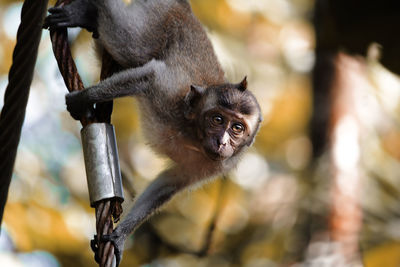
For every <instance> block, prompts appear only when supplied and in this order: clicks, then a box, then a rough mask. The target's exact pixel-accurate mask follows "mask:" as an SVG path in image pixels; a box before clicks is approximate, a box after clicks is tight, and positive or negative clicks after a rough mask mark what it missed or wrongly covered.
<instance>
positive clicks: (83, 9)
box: [43, 0, 98, 37]
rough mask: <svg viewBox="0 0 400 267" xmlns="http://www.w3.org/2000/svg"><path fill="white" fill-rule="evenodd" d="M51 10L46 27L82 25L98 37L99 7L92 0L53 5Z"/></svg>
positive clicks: (45, 22)
mask: <svg viewBox="0 0 400 267" xmlns="http://www.w3.org/2000/svg"><path fill="white" fill-rule="evenodd" d="M49 12H50V15H49V16H47V17H46V19H45V21H44V24H43V27H44V28H50V29H58V28H66V27H81V28H84V29H86V30H88V31H89V32H93V37H98V33H97V9H96V7H95V6H94V5H93V4H92V3H91V2H90V1H88V0H75V1H73V2H72V3H71V4H69V5H66V6H63V7H52V8H50V9H49Z"/></svg>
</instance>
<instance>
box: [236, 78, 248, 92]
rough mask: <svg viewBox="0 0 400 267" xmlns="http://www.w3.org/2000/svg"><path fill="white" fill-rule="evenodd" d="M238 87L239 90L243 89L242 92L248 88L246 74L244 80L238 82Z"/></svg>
mask: <svg viewBox="0 0 400 267" xmlns="http://www.w3.org/2000/svg"><path fill="white" fill-rule="evenodd" d="M237 89H239V91H241V92H244V91H246V89H247V76H244V79H243V81H241V82H240V83H238V85H237Z"/></svg>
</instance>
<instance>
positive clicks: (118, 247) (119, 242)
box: [90, 231, 124, 267]
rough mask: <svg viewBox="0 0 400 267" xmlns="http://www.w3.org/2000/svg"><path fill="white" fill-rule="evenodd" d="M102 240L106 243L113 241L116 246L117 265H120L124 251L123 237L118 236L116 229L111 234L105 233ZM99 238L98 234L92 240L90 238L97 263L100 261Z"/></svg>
mask: <svg viewBox="0 0 400 267" xmlns="http://www.w3.org/2000/svg"><path fill="white" fill-rule="evenodd" d="M100 242H102V243H106V242H111V243H112V244H113V246H114V255H115V260H116V267H118V266H119V264H120V262H121V259H122V252H123V249H124V241H123V240H121V238H118V237H116V234H115V231H114V232H113V233H112V234H110V235H103V236H101V238H100ZM98 243H99V239H98V237H97V235H95V236H94V238H93V239H92V240H90V247H91V248H92V251H93V252H94V259H95V261H96V262H97V263H100V256H99V247H98Z"/></svg>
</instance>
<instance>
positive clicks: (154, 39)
mask: <svg viewBox="0 0 400 267" xmlns="http://www.w3.org/2000/svg"><path fill="white" fill-rule="evenodd" d="M73 3H75V4H74V5H68V6H65V7H64V8H53V9H50V12H51V13H52V14H51V15H50V16H49V17H48V18H46V21H45V26H46V27H50V28H51V27H54V28H57V27H72V26H81V27H84V28H86V29H88V30H91V31H93V32H94V35H95V36H98V37H99V40H98V43H99V45H100V46H102V47H103V48H104V49H105V50H107V51H108V52H109V53H110V54H111V55H112V57H113V59H114V60H115V61H117V63H118V64H120V65H121V66H122V68H123V69H124V70H123V71H121V72H120V73H117V74H115V75H113V76H111V77H110V78H108V79H106V80H103V81H101V82H100V83H99V84H97V85H94V86H92V87H89V88H87V89H86V90H84V91H81V92H74V93H71V94H68V95H67V96H66V101H67V108H68V110H69V111H70V113H71V115H72V116H73V117H74V118H76V119H78V118H80V117H81V116H82V112H84V110H85V107H86V105H91V104H94V103H98V102H104V101H108V100H111V99H113V98H116V97H122V96H128V95H131V96H136V97H137V98H139V103H140V105H141V109H140V110H141V116H142V122H143V130H144V132H145V136H146V137H147V139H148V142H149V143H150V145H151V146H152V148H153V149H154V150H155V151H156V152H158V153H160V154H163V155H167V156H168V157H170V158H171V160H172V162H173V164H172V166H171V167H170V168H169V169H167V170H166V171H164V172H162V173H161V174H160V175H159V176H158V178H157V179H156V180H155V181H154V182H153V183H151V184H150V186H149V187H148V188H147V189H146V190H145V191H144V192H143V193H142V194H141V195H140V196H139V198H138V199H137V200H136V202H135V204H134V207H133V208H132V210H131V211H130V212H129V213H128V215H127V216H126V217H125V218H124V219H123V221H122V222H121V223H120V224H119V225H118V227H117V228H116V229H115V231H114V232H113V233H112V234H111V235H110V236H109V237H107V238H108V240H111V241H112V242H114V244H115V246H116V256H117V259H118V260H117V261H118V262H119V259H120V256H121V253H122V249H123V245H124V241H125V239H126V237H127V236H128V235H129V234H130V233H132V232H133V231H134V230H135V229H136V228H137V227H138V226H139V225H140V224H141V223H142V222H143V221H144V220H145V219H146V218H148V217H149V216H151V214H152V213H153V212H154V211H155V210H156V209H158V208H159V207H160V206H162V205H163V204H164V203H165V202H166V201H168V200H169V199H170V198H171V197H172V196H173V195H174V194H176V193H177V192H179V191H181V190H182V189H184V188H186V187H188V186H190V185H193V184H195V183H198V182H201V181H204V180H206V179H210V178H212V177H215V176H217V175H219V174H221V173H224V172H227V171H229V170H230V169H231V168H232V167H234V166H235V165H236V163H237V161H238V160H239V157H240V154H241V153H242V152H243V151H244V148H245V147H247V145H248V144H250V143H252V142H253V140H254V137H255V134H256V132H257V131H258V128H259V125H260V121H261V115H260V114H261V113H260V107H259V105H258V103H257V101H256V99H255V98H254V96H253V95H252V94H251V93H250V92H249V91H248V90H247V81H246V79H244V80H243V81H242V82H241V83H239V84H230V83H228V82H227V81H226V80H225V78H224V72H223V71H222V69H221V67H220V64H219V62H218V60H217V58H216V56H215V53H214V50H213V48H212V46H211V42H210V40H209V39H208V38H207V35H206V33H205V31H204V29H203V27H202V26H201V24H200V23H199V21H198V20H197V18H196V17H195V16H194V15H193V13H192V11H191V7H190V5H189V3H188V2H187V1H184V0H163V1H162V0H137V1H134V2H133V3H132V4H131V5H130V6H125V4H124V3H123V2H122V1H121V0H96V1H95V0H76V1H75V2H73ZM78 3H79V4H78ZM82 5H86V7H85V8H84V9H83V10H88V12H89V14H86V16H88V17H91V18H92V17H95V18H97V20H96V21H91V20H88V19H85V18H82V17H78V18H77V17H76V16H72V15H71V14H74V11H76V10H75V9H77V8H78V7H79V6H82ZM93 10H94V11H93ZM93 12H94V13H93ZM242 111H243V112H242ZM241 112H242V113H241ZM215 114H217V115H215ZM216 116H221V120H215V119H214V118H215V117H216ZM213 120H214V121H213ZM238 123H239V124H240V125H242V126H244V129H246V130H244V131H243V132H240V133H235V132H234V131H233V129H235V128H234V127H233V126H232V125H237V124H238ZM221 140H222V141H221Z"/></svg>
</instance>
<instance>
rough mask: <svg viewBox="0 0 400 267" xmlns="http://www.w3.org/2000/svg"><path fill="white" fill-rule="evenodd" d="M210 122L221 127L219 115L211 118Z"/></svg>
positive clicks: (221, 121) (222, 121)
mask: <svg viewBox="0 0 400 267" xmlns="http://www.w3.org/2000/svg"><path fill="white" fill-rule="evenodd" d="M212 121H213V122H214V123H215V124H217V125H221V124H223V123H224V119H223V118H222V117H221V116H220V115H216V116H214V117H212Z"/></svg>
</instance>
